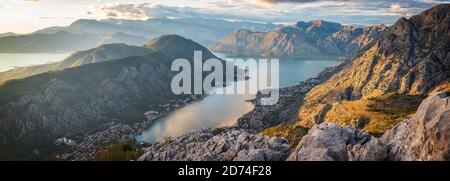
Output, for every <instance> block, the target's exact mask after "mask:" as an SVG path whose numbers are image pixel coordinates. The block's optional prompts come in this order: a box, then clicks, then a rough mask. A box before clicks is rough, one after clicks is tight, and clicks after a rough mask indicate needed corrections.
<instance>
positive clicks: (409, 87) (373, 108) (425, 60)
mask: <svg viewBox="0 0 450 181" xmlns="http://www.w3.org/2000/svg"><path fill="white" fill-rule="evenodd" d="M448 10H449V7H448V6H447V5H441V6H437V7H435V8H433V9H430V10H427V11H424V12H423V13H421V14H419V15H416V16H413V17H411V18H409V19H406V18H400V19H399V20H398V21H397V22H396V23H395V24H394V25H393V26H392V27H390V28H389V30H388V31H387V32H386V33H384V34H383V35H382V37H381V38H380V39H378V40H377V41H375V42H374V44H373V45H372V46H371V47H370V48H368V49H367V51H365V52H362V53H361V54H359V56H357V58H356V59H354V60H353V61H352V62H351V63H349V64H348V65H347V66H346V67H345V68H344V69H343V70H342V71H340V72H338V73H336V74H335V75H333V76H332V77H331V78H330V79H328V80H327V81H325V82H324V83H323V84H321V85H318V86H317V87H315V88H314V89H312V90H311V91H310V92H309V93H308V95H307V96H306V98H305V103H304V105H303V106H302V108H300V113H299V116H300V119H301V120H302V122H303V123H304V124H306V125H308V124H312V123H313V122H322V121H323V120H327V119H328V120H330V119H333V120H334V121H336V122H340V123H342V124H355V122H354V120H358V119H359V120H361V119H365V120H366V121H367V122H369V123H368V124H367V126H364V127H365V128H366V129H367V130H368V131H372V132H384V131H386V130H388V129H390V128H391V127H392V126H393V125H395V124H396V123H398V122H399V121H401V120H402V119H404V118H405V116H404V115H403V116H399V117H397V116H393V115H392V114H394V113H395V112H397V113H396V114H400V113H404V114H408V113H410V111H411V109H412V111H414V110H415V109H416V108H417V106H418V104H419V103H420V101H421V99H420V97H421V96H426V95H429V94H430V93H433V92H436V91H438V90H439V91H443V90H446V88H448V87H449V82H448V81H449V76H450V74H449V73H450V71H449V70H450V56H449V52H450V34H449V31H448V27H449V21H450V14H449V11H448ZM378 102H383V104H384V105H378V104H379V103H378ZM411 106H412V107H411ZM364 109H366V110H369V111H366V110H364ZM319 112H320V113H321V114H322V115H323V116H321V117H323V120H318V119H314V115H316V114H318V113H319ZM373 112H378V113H377V114H374V113H373ZM394 115H395V114H394Z"/></svg>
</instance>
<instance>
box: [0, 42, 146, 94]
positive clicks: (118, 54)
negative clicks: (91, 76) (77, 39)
mask: <svg viewBox="0 0 450 181" xmlns="http://www.w3.org/2000/svg"><path fill="white" fill-rule="evenodd" d="M151 52H153V50H151V49H148V48H143V47H136V46H128V45H126V44H107V45H102V46H99V47H97V48H93V49H89V50H85V51H79V52H75V53H73V54H71V55H70V56H69V57H67V58H65V59H64V60H61V61H58V62H55V63H48V64H43V65H35V66H29V67H20V68H15V69H12V70H8V71H6V72H0V85H1V84H2V83H4V82H5V81H8V80H12V79H21V78H25V77H29V76H32V75H36V74H40V73H44V72H48V71H60V70H63V69H66V68H72V67H76V66H81V65H85V64H90V63H99V62H103V61H108V60H116V59H121V58H126V57H131V56H144V55H147V54H150V53H151Z"/></svg>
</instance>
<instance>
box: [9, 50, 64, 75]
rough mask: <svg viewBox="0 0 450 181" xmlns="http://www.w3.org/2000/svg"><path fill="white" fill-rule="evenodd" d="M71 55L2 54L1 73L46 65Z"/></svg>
mask: <svg viewBox="0 0 450 181" xmlns="http://www.w3.org/2000/svg"><path fill="white" fill-rule="evenodd" d="M69 55H70V54H64V53H63V54H49V53H0V72H3V71H7V70H10V69H13V68H16V67H26V66H30V65H39V64H45V63H49V62H53V61H59V60H62V59H64V58H66V57H68V56H69Z"/></svg>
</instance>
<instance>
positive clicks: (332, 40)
mask: <svg viewBox="0 0 450 181" xmlns="http://www.w3.org/2000/svg"><path fill="white" fill-rule="evenodd" d="M387 29H388V28H387V27H386V26H384V25H379V26H368V27H355V26H343V25H341V24H339V23H334V22H327V21H323V20H314V21H309V22H303V21H300V22H297V23H296V24H294V25H291V26H286V27H282V28H280V29H279V30H275V31H270V32H254V31H251V30H247V29H239V30H236V31H234V32H233V33H231V34H230V35H228V36H227V37H226V38H224V39H223V40H221V41H219V42H217V43H215V44H213V45H211V46H210V49H211V50H212V51H215V52H222V53H227V54H231V55H235V56H256V57H279V58H298V57H318V56H346V55H349V54H352V53H355V52H358V51H360V50H362V49H364V48H365V47H367V46H369V45H370V44H371V43H372V42H373V41H374V40H376V39H378V38H379V37H380V36H381V34H383V32H384V31H386V30H387Z"/></svg>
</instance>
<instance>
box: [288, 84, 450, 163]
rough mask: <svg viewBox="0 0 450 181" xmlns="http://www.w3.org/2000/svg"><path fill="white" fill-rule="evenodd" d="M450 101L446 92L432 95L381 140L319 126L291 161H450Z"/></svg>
mask: <svg viewBox="0 0 450 181" xmlns="http://www.w3.org/2000/svg"><path fill="white" fill-rule="evenodd" d="M449 102H450V98H449V97H448V96H447V95H446V94H445V93H443V92H440V93H436V94H434V95H431V96H430V97H428V98H427V99H425V100H424V101H423V102H422V104H421V105H420V107H419V108H418V110H417V112H416V113H415V114H414V115H413V116H412V117H411V118H409V119H407V120H404V121H403V122H401V123H400V124H398V125H397V126H395V127H394V128H392V129H391V130H389V131H388V132H386V133H385V134H384V135H383V136H382V137H381V138H375V137H372V136H370V135H369V134H367V133H366V132H363V131H361V130H357V129H354V128H350V127H340V126H338V125H335V124H333V123H331V124H328V123H323V124H320V125H315V126H314V127H313V128H311V129H310V130H309V132H308V134H307V135H306V136H304V137H303V138H302V140H301V141H300V142H299V144H298V146H297V148H295V149H294V150H293V152H292V154H291V155H290V156H289V158H288V160H291V161H299V160H329V161H348V160H364V161H381V160H392V161H422V160H450V151H449V148H450V139H449V138H450V104H449Z"/></svg>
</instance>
